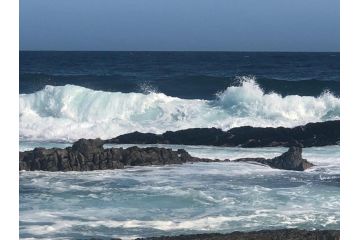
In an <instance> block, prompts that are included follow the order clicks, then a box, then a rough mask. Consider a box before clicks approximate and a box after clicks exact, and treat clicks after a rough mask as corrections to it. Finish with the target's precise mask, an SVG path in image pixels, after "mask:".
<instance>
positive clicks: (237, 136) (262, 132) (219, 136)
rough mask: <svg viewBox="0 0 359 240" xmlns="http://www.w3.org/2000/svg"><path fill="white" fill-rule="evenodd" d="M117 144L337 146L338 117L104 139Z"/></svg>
mask: <svg viewBox="0 0 359 240" xmlns="http://www.w3.org/2000/svg"><path fill="white" fill-rule="evenodd" d="M105 142H106V143H117V144H181V145H212V146H228V147H234V146H241V147H246V148H254V147H278V146H283V147H290V146H298V147H314V146H327V145H338V144H339V142H340V120H334V121H326V122H317V123H308V124H306V125H303V126H298V127H294V128H284V127H277V128H271V127H267V128H260V127H249V126H244V127H237V128H232V129H230V130H228V131H222V130H221V129H217V128H190V129H185V130H179V131H174V132H173V131H167V132H165V133H163V134H154V133H140V132H133V133H128V134H123V135H120V136H118V137H115V138H112V139H108V140H106V141H105Z"/></svg>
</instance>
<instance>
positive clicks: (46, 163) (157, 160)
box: [19, 139, 313, 171]
mask: <svg viewBox="0 0 359 240" xmlns="http://www.w3.org/2000/svg"><path fill="white" fill-rule="evenodd" d="M103 144H104V141H102V140H100V139H90V140H86V139H80V140H78V141H77V142H75V143H74V144H73V145H72V147H68V148H65V149H60V148H52V149H45V148H35V149H34V150H31V151H25V152H20V153H19V169H20V170H27V171H35V170H42V171H91V170H104V169H121V168H124V167H125V166H146V165H166V164H182V163H186V162H218V161H219V160H217V159H214V160H213V159H207V158H197V157H193V156H191V155H190V154H189V153H188V152H186V151H185V150H183V149H179V150H176V151H174V150H171V149H167V148H158V147H148V148H139V147H130V148H127V149H123V148H108V149H105V148H104V147H103ZM227 161H228V160H227ZM234 161H237V162H258V163H261V164H265V165H268V166H270V167H272V168H279V169H286V170H296V171H304V170H305V169H307V168H309V167H311V166H313V164H311V163H309V162H307V161H306V160H305V159H302V151H301V148H298V147H291V148H290V149H289V151H288V152H286V153H284V154H282V155H281V156H279V157H275V158H272V159H264V158H242V159H237V160H234Z"/></svg>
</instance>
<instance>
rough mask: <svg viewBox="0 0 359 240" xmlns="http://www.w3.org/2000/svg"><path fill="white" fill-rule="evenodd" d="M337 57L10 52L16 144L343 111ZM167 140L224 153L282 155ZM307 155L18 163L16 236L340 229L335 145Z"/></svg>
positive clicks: (316, 117) (334, 115) (305, 119)
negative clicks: (28, 166) (114, 165)
mask: <svg viewBox="0 0 359 240" xmlns="http://www.w3.org/2000/svg"><path fill="white" fill-rule="evenodd" d="M339 62H340V54H339V53H275V52H274V53H271V52H258V53H256V52H20V73H19V76H20V89H19V94H20V95H19V98H20V106H19V112H20V115H19V118H20V122H19V127H20V131H19V138H20V150H21V151H23V150H30V149H33V148H35V147H45V148H51V147H67V146H70V145H71V143H72V142H73V141H75V140H77V139H79V138H96V137H100V138H103V139H107V138H111V137H115V136H118V135H120V134H124V133H130V132H134V131H139V132H152V133H163V132H165V131H168V130H173V131H174V130H180V129H187V128H193V127H217V128H221V129H224V130H228V129H230V128H233V127H239V126H258V127H279V126H284V127H294V126H298V125H303V124H306V123H309V122H322V121H327V120H335V119H340V74H339V71H340V69H339ZM121 146H122V147H129V146H130V145H121ZM138 146H143V145H138ZM160 146H162V145H160ZM106 147H109V146H106ZM165 147H169V148H173V149H178V148H184V149H186V150H187V151H188V152H189V153H190V154H192V155H194V156H198V157H206V158H218V159H222V160H224V159H236V158H239V157H267V158H270V157H274V156H277V155H279V154H281V153H283V152H285V151H286V150H287V149H286V148H281V147H275V148H253V149H245V148H240V147H212V146H178V145H165ZM303 157H304V158H306V159H308V161H310V162H312V163H314V164H315V165H316V166H315V167H313V168H311V169H309V170H307V171H305V172H294V171H285V170H276V169H271V168H269V167H267V166H262V165H259V164H249V163H232V162H224V163H194V164H183V165H178V166H177V165H171V166H154V167H132V168H127V169H125V170H103V171H92V172H66V173H62V172H56V173H54V172H41V171H35V172H20V237H21V238H22V239H34V238H35V239H79V238H90V237H101V238H103V239H110V238H113V237H121V238H127V239H132V238H135V237H151V236H159V235H178V234H185V233H202V232H232V231H238V230H239V231H251V230H261V229H278V228H293V227H296V228H302V229H339V226H340V214H339V203H340V201H339V190H340V188H339V185H340V173H339V169H340V163H339V158H340V149H339V146H326V147H313V148H305V149H303Z"/></svg>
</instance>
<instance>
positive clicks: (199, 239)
mask: <svg viewBox="0 0 359 240" xmlns="http://www.w3.org/2000/svg"><path fill="white" fill-rule="evenodd" d="M140 239H141V240H144V239H146V240H339V239H340V231H339V230H313V231H308V230H300V229H278V230H261V231H255V232H232V233H226V234H220V233H204V234H193V235H180V236H161V237H152V238H138V240H140Z"/></svg>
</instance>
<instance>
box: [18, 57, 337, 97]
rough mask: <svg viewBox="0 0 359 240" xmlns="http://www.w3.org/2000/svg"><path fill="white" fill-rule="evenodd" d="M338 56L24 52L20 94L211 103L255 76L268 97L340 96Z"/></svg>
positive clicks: (21, 58)
mask: <svg viewBox="0 0 359 240" xmlns="http://www.w3.org/2000/svg"><path fill="white" fill-rule="evenodd" d="M339 63H340V54H339V53H281V52H23V51H22V52H20V93H31V92H35V91H38V90H41V89H42V88H44V86H45V85H55V86H59V85H60V86H62V85H65V84H72V85H78V86H83V87H87V88H90V89H94V90H104V91H111V92H123V93H128V92H144V91H148V90H149V89H150V90H155V91H158V92H162V93H164V94H166V95H168V96H174V97H180V98H187V99H194V98H195V99H212V98H213V97H214V96H215V94H216V93H217V92H219V91H223V90H225V89H226V88H227V87H228V86H230V85H234V84H236V77H239V76H254V77H255V78H256V81H257V83H258V84H259V85H260V86H261V87H262V88H263V90H264V91H265V92H271V91H275V92H277V93H280V94H282V95H284V96H286V95H301V96H318V95H320V94H321V93H322V92H323V91H324V90H329V91H331V92H332V93H333V94H335V95H337V96H338V95H339V79H340V74H339V70H340V66H339Z"/></svg>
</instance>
